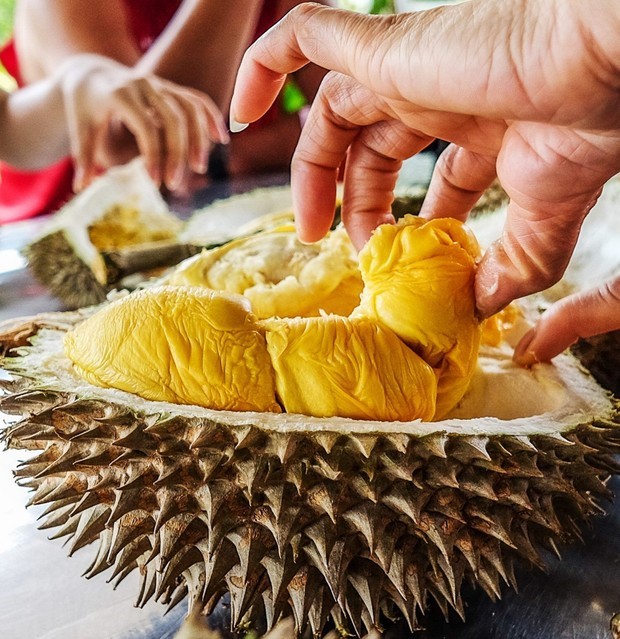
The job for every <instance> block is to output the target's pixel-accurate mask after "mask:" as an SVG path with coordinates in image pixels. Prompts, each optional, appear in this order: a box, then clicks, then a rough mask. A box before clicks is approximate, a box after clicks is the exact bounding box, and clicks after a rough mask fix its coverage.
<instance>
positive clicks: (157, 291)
mask: <svg viewBox="0 0 620 639" xmlns="http://www.w3.org/2000/svg"><path fill="white" fill-rule="evenodd" d="M65 353H66V355H67V356H68V357H69V359H70V360H72V362H73V364H74V367H75V370H76V372H77V373H78V374H79V375H81V376H82V377H84V378H85V379H86V380H87V381H89V382H91V383H92V384H95V385H97V386H103V387H113V388H118V389H120V390H124V391H127V392H130V393H134V394H136V395H139V396H140V397H143V398H145V399H151V400H156V401H165V402H173V403H178V404H195V405H198V406H205V407H209V408H215V409H221V410H236V411H272V412H279V411H280V407H279V405H278V403H277V402H276V399H275V380H274V373H273V369H272V367H271V363H270V360H269V354H268V352H267V346H266V343H265V338H264V336H263V335H262V333H261V332H260V331H259V330H258V327H257V325H256V323H255V318H254V316H253V315H252V313H251V311H250V305H249V302H248V301H247V300H245V299H244V298H242V297H241V296H236V295H230V294H226V293H222V292H216V291H210V290H206V289H198V288H194V289H192V288H176V287H165V286H162V287H159V288H153V289H148V290H145V291H141V292H138V293H134V294H132V295H128V296H126V297H124V298H121V299H119V300H117V301H115V302H113V303H111V304H109V305H107V306H105V307H104V308H102V309H101V310H99V311H98V312H97V313H95V314H94V315H92V316H91V317H90V318H88V319H87V320H85V321H84V322H82V323H81V324H79V325H78V326H77V327H76V328H75V329H74V330H72V331H71V332H69V333H68V334H67V336H66V338H65Z"/></svg>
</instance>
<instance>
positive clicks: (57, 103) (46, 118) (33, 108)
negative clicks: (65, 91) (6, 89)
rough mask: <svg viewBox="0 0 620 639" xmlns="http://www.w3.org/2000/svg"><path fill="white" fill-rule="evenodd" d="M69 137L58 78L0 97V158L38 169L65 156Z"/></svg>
mask: <svg viewBox="0 0 620 639" xmlns="http://www.w3.org/2000/svg"><path fill="white" fill-rule="evenodd" d="M68 152H69V137H68V133H67V125H66V121H65V111H64V103H63V96H62V89H61V86H60V81H59V79H58V76H57V75H56V76H54V77H52V78H48V79H46V80H42V81H41V82H37V83H35V84H34V85H32V86H29V87H26V88H24V89H20V90H18V91H15V92H13V93H11V94H6V93H2V94H1V95H0V158H1V159H2V160H3V161H5V162H7V163H8V164H11V165H13V166H15V167H17V168H22V169H31V170H34V169H38V168H41V167H44V166H47V165H49V164H52V163H53V162H55V161H56V160H59V159H60V158H62V157H64V156H65V155H67V154H68Z"/></svg>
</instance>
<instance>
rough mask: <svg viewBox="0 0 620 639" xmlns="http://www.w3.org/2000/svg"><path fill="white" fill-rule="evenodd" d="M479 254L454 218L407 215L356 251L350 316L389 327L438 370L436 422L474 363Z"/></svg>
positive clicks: (466, 382)
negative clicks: (357, 278)
mask: <svg viewBox="0 0 620 639" xmlns="http://www.w3.org/2000/svg"><path fill="white" fill-rule="evenodd" d="M479 255H480V249H479V247H478V243H477V241H476V239H475V237H474V236H473V234H472V233H471V232H470V231H469V230H468V229H467V228H466V227H465V226H464V225H463V224H462V223H461V222H459V221H458V220H454V219H451V218H441V219H435V220H430V221H425V220H422V219H420V218H416V217H413V216H405V218H403V219H402V220H400V221H399V222H398V223H397V224H395V225H388V224H385V225H382V226H380V227H379V228H378V229H376V231H375V232H374V234H373V236H372V238H371V239H370V241H369V242H368V243H367V244H366V246H365V247H364V248H363V249H362V251H361V252H360V255H359V265H360V270H361V273H362V278H363V280H364V290H363V293H362V297H361V302H360V306H359V308H358V309H357V310H356V311H355V313H354V314H355V315H363V316H365V317H369V318H371V319H373V320H374V321H377V322H379V323H381V324H383V325H384V326H387V327H389V328H390V329H391V330H393V331H394V332H395V333H396V334H397V335H398V336H399V337H400V338H401V339H403V340H404V341H405V342H406V343H407V344H408V345H409V346H411V348H413V349H414V350H415V351H416V352H417V353H418V354H419V355H421V356H422V358H423V359H424V360H425V361H426V362H428V363H429V364H430V365H431V366H433V367H434V368H435V369H436V370H437V373H438V388H437V410H436V414H435V419H440V418H441V417H443V416H444V415H445V414H446V413H447V412H448V411H449V410H450V409H451V408H453V407H454V405H455V404H456V403H457V402H458V401H459V400H460V399H461V397H462V396H463V394H464V393H465V391H466V390H467V387H468V385H469V382H470V381H471V377H472V375H473V373H474V370H475V367H476V360H477V353H478V348H479V345H480V336H481V327H480V323H479V322H478V320H477V319H476V315H475V298H474V275H475V265H476V260H477V259H478V257H479Z"/></svg>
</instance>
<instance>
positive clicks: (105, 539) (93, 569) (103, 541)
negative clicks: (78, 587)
mask: <svg viewBox="0 0 620 639" xmlns="http://www.w3.org/2000/svg"><path fill="white" fill-rule="evenodd" d="M111 538H112V531H111V530H104V531H103V532H102V533H101V535H99V547H98V549H97V554H96V555H95V558H94V559H93V561H92V563H91V564H90V566H89V567H88V568H87V569H86V570H85V571H84V572H83V573H82V577H86V579H90V578H92V577H95V576H96V575H98V574H100V573H102V572H103V571H104V570H107V569H108V568H110V564H109V563H108V562H107V560H106V557H107V554H108V549H109V544H110V540H111Z"/></svg>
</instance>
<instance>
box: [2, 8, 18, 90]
mask: <svg viewBox="0 0 620 639" xmlns="http://www.w3.org/2000/svg"><path fill="white" fill-rule="evenodd" d="M14 9H15V0H0V46H1V45H3V44H4V43H5V42H6V41H7V40H8V39H9V36H10V35H11V31H12V29H13V11H14ZM0 88H2V89H5V90H7V91H8V90H10V89H12V88H13V79H12V78H11V77H9V76H8V75H7V74H6V72H5V70H4V67H3V66H2V65H1V64H0Z"/></svg>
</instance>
